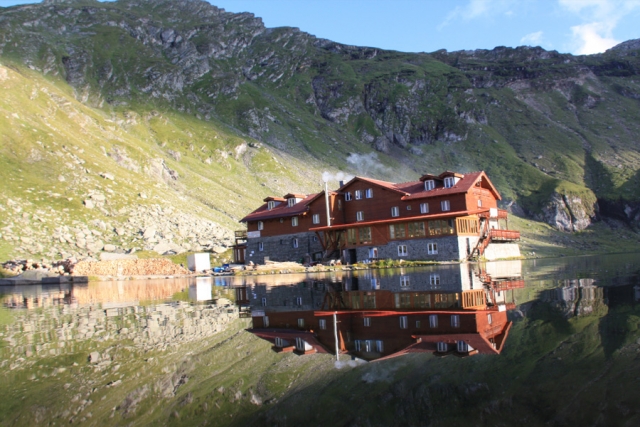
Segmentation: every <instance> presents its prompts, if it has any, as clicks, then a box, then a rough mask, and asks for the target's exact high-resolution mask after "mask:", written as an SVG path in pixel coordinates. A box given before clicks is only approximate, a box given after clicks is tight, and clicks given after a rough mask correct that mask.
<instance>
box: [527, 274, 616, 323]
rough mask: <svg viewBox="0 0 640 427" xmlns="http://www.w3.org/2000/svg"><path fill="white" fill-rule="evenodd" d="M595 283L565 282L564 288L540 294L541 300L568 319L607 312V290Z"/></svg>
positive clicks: (587, 280)
mask: <svg viewBox="0 0 640 427" xmlns="http://www.w3.org/2000/svg"><path fill="white" fill-rule="evenodd" d="M594 283H595V280H594V279H574V280H565V281H564V285H563V286H562V287H559V288H556V289H548V290H545V291H542V292H540V297H539V299H540V300H541V301H546V302H549V303H551V304H552V305H553V306H555V307H557V308H558V309H560V310H561V311H562V312H563V313H564V315H565V316H566V317H573V316H587V315H590V314H597V313H600V312H602V311H603V310H604V311H605V312H606V311H607V304H606V300H605V295H604V293H605V288H602V287H598V286H595V284H594Z"/></svg>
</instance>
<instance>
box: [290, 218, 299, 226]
mask: <svg viewBox="0 0 640 427" xmlns="http://www.w3.org/2000/svg"><path fill="white" fill-rule="evenodd" d="M291 226H292V227H297V226H298V217H297V216H294V217H291Z"/></svg>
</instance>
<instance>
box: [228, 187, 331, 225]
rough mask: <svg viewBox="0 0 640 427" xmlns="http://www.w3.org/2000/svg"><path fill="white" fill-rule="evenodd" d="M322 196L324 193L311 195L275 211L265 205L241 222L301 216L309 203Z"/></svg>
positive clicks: (279, 207) (283, 205)
mask: <svg viewBox="0 0 640 427" xmlns="http://www.w3.org/2000/svg"><path fill="white" fill-rule="evenodd" d="M320 194H324V192H323V193H316V194H310V195H308V196H306V197H305V198H304V199H302V200H300V201H299V202H298V203H296V204H295V205H293V206H291V207H290V206H289V205H287V203H282V204H281V205H278V206H276V207H275V208H273V209H267V206H268V205H267V204H266V203H265V204H263V205H262V206H260V207H259V208H258V209H256V210H255V211H253V212H251V213H250V214H249V215H247V216H245V217H244V218H242V219H241V220H240V222H247V221H257V220H264V219H273V218H283V217H289V216H294V215H301V214H303V213H305V212H306V211H307V207H308V206H309V203H311V202H312V201H313V200H315V198H316V197H318V196H319V195H320ZM265 200H266V199H265ZM282 200H283V201H284V200H285V199H282Z"/></svg>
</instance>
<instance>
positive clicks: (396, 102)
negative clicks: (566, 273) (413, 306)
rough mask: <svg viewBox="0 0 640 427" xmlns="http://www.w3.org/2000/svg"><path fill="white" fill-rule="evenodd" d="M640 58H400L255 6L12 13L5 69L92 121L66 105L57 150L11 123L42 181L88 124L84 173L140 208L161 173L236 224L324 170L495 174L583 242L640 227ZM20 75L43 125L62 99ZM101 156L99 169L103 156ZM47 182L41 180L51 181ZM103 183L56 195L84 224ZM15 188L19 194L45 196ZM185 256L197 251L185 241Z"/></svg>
mask: <svg viewBox="0 0 640 427" xmlns="http://www.w3.org/2000/svg"><path fill="white" fill-rule="evenodd" d="M638 52H640V45H638V43H636V42H634V41H630V42H626V43H624V44H622V45H621V46H619V47H616V48H614V49H611V50H610V51H608V52H606V53H604V54H601V55H591V56H581V57H576V56H572V55H569V54H559V53H557V52H548V51H544V50H543V49H541V48H528V47H519V48H517V49H509V48H502V47H499V48H496V49H493V50H491V51H487V50H477V51H461V52H446V51H437V52H434V53H432V54H426V53H417V54H414V53H402V52H394V51H384V50H380V49H375V48H364V47H354V46H345V45H340V44H338V43H334V42H331V41H328V40H322V39H317V38H315V37H313V36H310V35H308V34H306V33H303V32H301V31H299V30H297V29H295V28H275V29H267V28H265V27H264V25H263V24H262V21H261V20H260V19H259V18H256V17H254V16H253V15H251V14H247V13H244V14H233V13H227V12H225V11H224V10H222V9H218V8H216V7H215V6H211V5H210V4H208V3H207V2H203V1H200V0H180V1H164V0H120V1H117V2H108V3H100V2H96V1H92V0H66V1H47V2H44V3H42V4H37V5H29V6H17V7H11V8H4V9H0V61H2V64H3V67H4V69H5V70H6V71H4V74H5V75H7V76H11V77H10V78H11V79H13V78H17V77H15V76H18V75H19V76H20V78H23V79H26V80H25V81H30V82H37V83H30V84H35V85H36V86H38V85H40V86H42V87H46V88H49V87H55V88H56V90H57V91H59V93H60V95H56V96H61V97H62V98H63V99H65V101H64V102H63V104H65V105H66V103H67V102H68V103H69V105H68V106H66V107H64V108H67V109H69V108H70V109H72V110H73V111H75V112H74V113H65V114H66V117H65V116H64V115H62V114H61V113H55V114H58V116H56V117H58V118H59V121H58V122H57V123H54V125H55V129H56V130H57V133H56V132H52V131H51V130H49V131H48V132H46V133H47V134H48V133H52V134H53V135H55V137H53V139H52V140H51V141H50V140H49V139H47V138H44V136H43V137H42V138H40V136H39V135H38V133H37V132H33V131H31V132H26V131H25V130H24V129H22V130H21V129H19V127H20V126H21V125H22V124H24V125H25V126H27V123H19V120H18V119H17V118H15V117H13V116H11V115H7V114H5V115H4V116H5V118H4V119H3V118H0V120H6V122H4V124H3V126H6V128H7V129H8V130H7V133H6V134H5V133H4V132H3V136H2V138H3V140H2V144H3V146H4V147H16V146H18V145H20V146H21V148H20V150H18V151H21V152H22V157H20V156H17V157H15V159H14V163H13V169H11V168H7V169H6V170H7V171H13V172H14V173H15V172H16V171H17V169H18V168H22V169H23V171H26V174H27V175H31V174H32V172H31V171H32V170H33V169H34V168H33V167H32V166H29V167H27V166H26V165H29V164H31V163H28V162H26V161H27V160H26V159H28V155H27V153H29V152H30V150H36V151H38V147H41V145H40V144H38V143H37V141H40V142H41V143H43V144H50V145H53V144H52V142H53V140H55V139H57V140H56V141H55V142H56V143H59V144H63V142H60V140H61V139H62V137H63V136H64V138H71V141H73V140H79V139H80V138H81V135H82V136H83V133H82V132H84V133H85V134H87V135H93V139H91V137H88V139H87V138H84V137H82V139H83V144H87V147H85V146H84V145H82V144H80V143H79V142H77V143H76V144H75V147H78V148H79V149H84V150H85V152H84V153H80V154H78V153H77V152H76V153H73V154H74V155H77V156H79V157H80V159H81V160H84V161H85V163H84V164H83V165H82V167H83V168H85V169H90V168H89V166H92V165H93V166H92V168H91V171H92V173H94V174H95V173H99V172H98V170H97V169H95V168H97V167H98V166H100V167H102V168H103V169H105V170H107V169H106V168H107V166H109V165H111V167H113V163H109V162H107V163H104V162H105V161H107V160H109V159H111V160H112V161H115V160H114V159H115V158H118V159H119V160H118V162H119V163H118V162H116V164H117V165H118V167H119V168H121V169H123V170H120V169H116V170H117V171H118V173H121V174H122V175H123V178H124V177H127V178H126V179H127V180H128V181H129V183H128V182H127V181H125V180H124V179H122V180H119V181H120V182H118V185H119V186H122V189H123V190H124V191H121V192H118V194H127V195H129V199H128V200H127V199H123V200H122V201H121V202H120V203H122V204H123V205H128V204H130V203H132V201H133V200H135V201H138V199H135V198H133V199H132V198H131V197H133V196H135V195H136V194H137V193H139V192H141V191H142V188H143V187H148V186H149V183H148V182H147V183H146V184H144V185H143V184H141V183H138V184H136V183H135V182H137V181H139V180H142V179H143V177H144V179H145V180H148V177H149V176H151V175H153V171H155V172H156V173H155V176H156V177H158V178H159V179H160V181H161V182H160V183H158V182H153V179H151V182H152V184H153V189H154V191H156V192H159V191H160V188H162V194H163V195H162V196H161V195H159V194H156V193H154V195H156V196H157V197H158V198H159V199H162V200H165V201H170V204H172V205H173V206H175V207H177V208H180V209H182V208H183V207H184V206H187V205H191V202H192V201H193V203H194V204H193V207H194V208H197V207H199V208H201V209H204V210H203V211H202V212H197V213H198V215H200V216H203V217H206V218H207V219H209V220H211V221H215V222H216V223H217V224H219V225H220V226H222V228H224V229H226V230H227V231H228V230H230V229H233V228H235V227H236V226H235V225H234V224H235V222H234V221H235V220H237V219H238V218H240V217H242V216H243V215H244V214H246V212H248V211H250V210H251V209H252V208H255V207H256V206H257V205H258V204H259V200H260V199H261V198H262V197H264V196H265V195H267V194H282V193H285V192H288V191H291V190H294V191H301V192H311V191H316V190H317V189H318V184H319V183H318V182H317V181H319V179H318V178H319V176H320V171H321V170H323V169H325V168H326V169H333V170H338V169H340V170H344V171H346V172H349V173H352V174H360V175H367V176H371V177H376V178H381V179H388V180H393V181H404V180H410V179H415V178H416V177H417V176H419V175H420V174H422V173H424V172H440V171H442V170H444V169H452V170H457V171H461V172H467V171H473V170H480V169H482V170H486V171H487V172H488V174H489V176H490V177H491V179H492V180H493V181H494V183H495V184H496V185H497V187H498V189H499V190H500V192H501V193H502V195H503V197H504V201H503V202H504V203H503V205H504V207H508V208H509V209H511V210H512V211H513V212H514V213H516V214H518V215H521V216H526V217H528V218H532V219H536V220H538V221H542V222H545V223H547V224H550V225H552V226H553V227H555V228H557V229H560V230H564V231H579V230H584V229H585V228H586V227H588V226H590V225H591V224H592V223H593V222H594V221H597V220H598V219H599V218H605V219H610V218H614V219H616V220H621V221H624V222H627V223H628V224H630V225H632V226H634V227H635V225H636V224H637V221H638V220H640V190H639V189H638V188H640V187H639V186H638V179H640V178H639V177H638V170H639V168H640V150H639V147H638V144H637V138H638V136H639V135H640V128H639V125H638V123H637V120H636V118H637V117H638V114H639V113H640V83H639V82H640V80H639V79H638V74H639V71H640V65H639V64H640V62H639V59H638ZM12 70H13V71H12ZM15 73H17V74H15ZM14 74H15V76H14ZM8 79H9V77H7V78H6V79H4V80H3V84H5V87H6V89H7V90H9V91H11V94H12V95H11V96H10V97H8V98H7V99H6V100H3V101H1V102H4V107H3V108H4V109H5V110H6V111H11V112H16V114H18V115H19V116H20V117H21V119H20V120H24V119H28V120H31V121H42V120H44V119H43V117H47V116H46V114H44V113H43V112H42V111H41V110H42V109H44V108H45V105H47V104H46V102H49V101H46V102H45V100H44V98H43V97H42V96H40V95H38V96H36V97H35V98H34V99H33V100H31V99H30V100H29V102H27V103H26V104H24V103H25V102H26V99H27V98H30V97H31V96H32V92H33V90H34V89H33V88H30V87H29V84H27V83H16V84H13V85H9V83H6V82H8V81H9V80H8ZM47 90H49V89H47ZM51 90H53V89H51ZM36 92H37V91H36ZM56 93H57V92H56ZM29 103H31V105H33V106H34V108H31V107H26V106H27V105H29ZM23 104H24V105H25V106H24V107H23ZM36 106H39V107H37V108H36ZM25 107H26V111H25V113H24V114H23V115H20V111H21V110H22V109H23V108H25ZM38 108H39V109H40V110H38ZM57 108H58V109H60V110H63V109H64V108H63V107H57ZM34 114H35V116H34ZM69 114H74V117H75V118H76V119H78V117H80V115H82V116H84V115H85V114H86V115H87V117H86V118H83V119H82V121H85V120H87V123H86V124H83V125H82V126H80V125H79V124H76V123H73V120H69ZM47 120H51V119H49V118H47ZM43 123H44V122H42V123H40V125H39V126H36V127H35V128H36V129H39V128H42V126H43V125H44V126H46V124H43ZM67 123H69V126H68V128H66V126H67ZM47 127H48V126H47ZM18 131H20V132H18ZM40 132H44V128H42V130H40ZM39 138H40V139H39ZM49 138H52V137H49ZM100 146H104V147H105V148H104V150H105V151H106V152H107V154H108V156H104V154H102V155H101V153H100V151H101V149H100ZM256 147H258V148H256ZM120 150H123V151H122V153H124V157H125V158H122V155H121V154H120ZM45 151H46V150H45ZM94 157H95V158H96V159H99V160H100V161H94V160H91V161H89V159H90V158H91V159H93V158H94ZM8 159H9V158H7V160H6V161H7V162H9V160H8ZM20 159H21V160H20ZM128 159H129V160H131V163H129V160H128ZM153 159H160V160H155V161H154V160H153ZM3 161H5V160H3ZM39 161H40V162H44V163H43V165H44V164H46V163H47V162H49V163H50V164H53V165H54V167H53V168H52V169H50V170H49V169H47V172H46V174H45V175H47V176H48V178H49V180H47V181H48V182H50V179H51V178H56V179H57V178H58V177H59V176H60V173H61V172H60V171H61V169H60V168H61V167H62V166H63V165H64V163H61V162H57V161H53V158H50V159H48V158H47V157H46V156H45V157H44V158H43V159H42V160H39ZM96 163H97V165H94V164H96ZM103 164H104V165H103ZM19 165H22V166H19ZM94 169H95V170H94ZM171 171H176V172H177V173H178V177H179V178H178V180H177V181H176V180H174V179H172V178H171V174H172V172H171ZM76 173H78V172H76ZM150 174H151V175H150ZM23 175H24V172H23ZM36 175H38V176H33V177H26V176H23V177H22V179H27V180H35V181H34V182H36V181H38V180H42V179H43V176H40V174H36ZM85 175H89V176H83V179H84V178H86V179H88V180H89V181H84V182H80V181H82V180H81V179H80V178H79V177H74V179H75V181H73V186H72V187H71V189H67V186H69V184H68V183H69V182H70V181H68V180H66V177H65V181H64V185H63V184H56V185H58V186H59V187H64V188H65V190H66V191H72V192H77V193H78V196H76V197H77V199H76V200H75V205H74V203H72V201H68V200H67V201H66V202H65V204H70V205H72V206H75V208H74V209H75V210H74V212H75V211H78V212H83V210H82V209H79V207H80V205H79V202H80V201H81V200H83V198H84V197H86V196H87V194H88V193H87V192H88V188H89V184H90V183H91V182H92V183H96V182H101V181H100V180H99V179H97V178H95V177H92V178H90V176H91V174H90V173H89V174H87V172H86V171H85ZM163 177H164V178H163ZM7 182H9V183H10V185H9V187H11V188H8V189H7V191H8V195H11V194H13V193H20V194H23V193H22V192H23V191H25V189H26V188H30V187H28V186H27V187H25V186H24V185H22V186H19V185H18V182H17V181H11V180H8V181H7ZM54 182H55V181H54ZM103 183H104V182H103ZM167 183H168V184H167ZM156 184H157V185H158V187H156ZM262 184H264V186H263V185H262ZM47 185H53V184H47ZM91 185H93V184H91ZM163 186H164V187H163ZM31 188H35V187H33V186H31ZM111 190H112V191H114V192H115V189H114V188H112V189H111ZM169 190H171V191H169ZM48 191H53V190H48ZM101 191H102V190H101ZM146 191H151V190H146ZM58 193H60V191H58ZM211 193H213V194H215V197H211ZM60 194H62V193H60ZM74 194H75V193H74ZM179 197H184V199H180V198H179ZM68 198H72V197H71V196H68V197H66V198H65V200H66V199H68ZM145 200H146V201H145V202H144V203H150V202H151V201H152V200H153V199H152V198H150V199H145ZM114 203H116V202H115V200H114ZM69 209H71V207H69ZM92 212H95V211H92ZM194 212H195V211H194ZM98 219H100V220H103V219H101V218H98ZM125 219H126V218H125ZM112 222H115V220H113V221H112ZM166 234H169V235H175V233H174V232H171V231H169V232H168V233H166ZM218 234H220V233H218ZM10 237H13V238H15V237H19V236H18V235H17V233H13V234H10ZM195 237H196V239H195V240H202V238H204V240H211V239H207V238H205V237H203V236H195ZM219 237H220V236H218V237H216V239H217V241H218V243H220V244H222V245H224V244H225V241H224V238H222V240H220V239H219ZM227 237H228V234H227ZM132 238H133V237H131V238H129V240H131V239H132ZM169 240H171V239H169ZM174 240H175V239H174ZM192 240H193V239H192ZM9 241H10V242H11V241H14V240H11V239H10V240H9ZM164 241H168V240H167V239H164ZM226 242H227V243H228V241H226ZM125 243H126V245H129V246H132V245H133V242H131V241H128V242H122V244H125ZM3 244H4V245H5V246H6V245H7V243H3ZM180 244H183V245H184V246H191V247H195V246H194V244H191V243H190V244H186V243H185V242H184V239H183V240H182V241H181V242H180ZM81 246H82V245H81ZM147 246H151V245H150V244H147ZM200 246H202V245H200ZM204 246H205V247H211V245H208V246H207V245H204Z"/></svg>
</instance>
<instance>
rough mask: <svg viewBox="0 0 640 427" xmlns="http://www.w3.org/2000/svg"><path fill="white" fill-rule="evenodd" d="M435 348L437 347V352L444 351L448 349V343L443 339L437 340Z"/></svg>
mask: <svg viewBox="0 0 640 427" xmlns="http://www.w3.org/2000/svg"><path fill="white" fill-rule="evenodd" d="M436 348H437V349H438V353H446V352H448V351H449V344H447V343H446V342H444V341H438V343H437V344H436Z"/></svg>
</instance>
